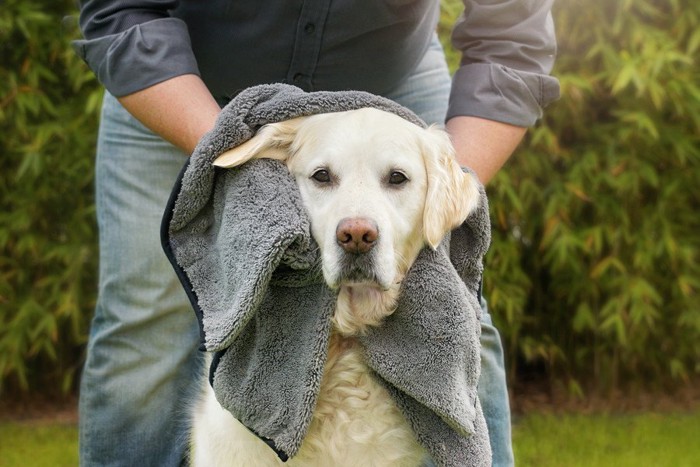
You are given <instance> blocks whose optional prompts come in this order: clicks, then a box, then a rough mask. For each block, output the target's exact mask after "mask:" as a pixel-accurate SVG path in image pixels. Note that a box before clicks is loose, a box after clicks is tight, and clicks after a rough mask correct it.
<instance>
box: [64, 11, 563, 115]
mask: <svg viewBox="0 0 700 467" xmlns="http://www.w3.org/2000/svg"><path fill="white" fill-rule="evenodd" d="M552 2H553V0H500V1H499V0H465V1H464V4H465V12H464V15H462V17H461V18H460V20H459V21H458V23H457V24H456V25H455V29H454V32H453V43H454V45H455V46H456V47H458V48H459V49H460V50H461V51H462V54H463V55H462V57H463V58H462V62H461V67H460V68H459V69H458V70H457V72H456V74H455V76H454V79H453V85H452V94H451V96H450V108H449V112H448V118H449V117H452V116H455V115H472V116H477V117H482V118H488V119H492V120H497V121H502V122H506V123H511V124H515V125H520V126H529V125H532V124H533V123H534V122H535V120H536V119H537V118H538V117H539V116H541V113H542V108H544V107H545V106H546V105H547V104H549V103H550V102H551V101H553V100H554V99H556V98H557V97H558V95H559V86H558V82H557V80H556V79H554V78H552V77H551V76H549V72H550V71H551V67H552V64H553V61H554V54H555V49H556V42H555V37H554V27H553V24H552V19H551V14H550V8H551V4H552ZM438 16H439V2H438V1H437V0H333V1H331V0H268V1H264V0H248V1H243V0H239V1H236V0H179V1H178V0H82V1H81V14H80V24H81V28H82V31H83V35H84V36H85V40H81V41H76V42H75V47H76V50H77V51H78V53H79V54H80V55H81V56H82V57H83V59H85V61H86V62H87V63H88V65H89V66H90V67H91V68H92V70H93V71H94V72H95V73H96V74H97V77H98V79H99V80H100V81H101V82H102V83H103V84H104V86H105V87H106V88H107V90H109V91H110V92H111V93H112V94H114V95H116V96H124V95H127V94H130V93H133V92H136V91H139V90H141V89H144V88H146V87H149V86H151V85H154V84H157V83H159V82H161V81H165V80H167V79H169V78H173V77H175V76H179V75H183V74H190V73H193V74H197V75H199V76H201V77H202V79H203V81H204V82H205V83H206V85H207V86H208V87H209V90H210V91H211V92H212V94H213V95H214V97H216V98H217V100H219V101H220V102H224V101H225V100H226V99H227V98H228V97H229V96H232V95H234V94H235V93H236V92H237V91H239V90H241V89H244V88H246V87H248V86H252V85H256V84H263V83H273V82H286V83H290V84H295V85H297V86H299V87H301V88H302V89H305V90H307V91H313V90H348V89H357V90H365V91H369V92H373V93H376V94H383V93H386V92H387V91H389V90H391V89H392V88H393V87H395V86H396V85H397V84H398V83H399V82H400V81H401V79H403V78H404V77H405V76H407V75H408V74H410V73H411V72H412V71H413V70H414V69H415V67H416V66H417V64H418V63H419V61H420V59H421V58H422V57H423V55H424V53H425V51H426V49H427V47H428V45H429V43H430V41H431V39H432V37H433V34H434V32H435V28H436V25H437V21H438Z"/></svg>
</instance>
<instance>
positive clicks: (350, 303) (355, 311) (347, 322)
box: [333, 280, 399, 336]
mask: <svg viewBox="0 0 700 467" xmlns="http://www.w3.org/2000/svg"><path fill="white" fill-rule="evenodd" d="M338 288H339V292H338V301H337V304H336V309H335V315H334V316H333V325H334V328H335V330H336V331H338V332H339V333H340V334H342V335H344V336H356V335H361V334H364V333H365V332H366V331H367V329H368V328H369V327H371V326H378V325H379V324H381V322H382V320H383V319H384V318H385V317H387V316H389V315H390V314H392V313H393V312H394V310H395V309H396V301H397V299H398V296H399V284H398V283H395V284H390V285H382V284H379V283H377V282H376V281H373V280H365V281H360V282H358V281H354V280H347V281H343V282H341V283H340V285H339V287H338Z"/></svg>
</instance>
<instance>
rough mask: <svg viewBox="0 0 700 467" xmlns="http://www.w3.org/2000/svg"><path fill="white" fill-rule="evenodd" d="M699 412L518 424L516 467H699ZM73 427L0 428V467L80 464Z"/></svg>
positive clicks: (545, 418) (540, 418)
mask: <svg viewBox="0 0 700 467" xmlns="http://www.w3.org/2000/svg"><path fill="white" fill-rule="evenodd" d="M699 440H700V412H694V413H690V414H686V415H681V414H678V415H659V414H643V415H619V416H616V415H562V416H555V415H541V414H531V415H527V416H524V417H519V418H517V420H516V423H515V427H514V433H513V442H514V449H515V457H516V459H517V462H516V465H517V466H518V467H522V466H533V467H534V466H537V467H547V466H562V467H576V466H585V467H606V466H614V467H625V466H630V467H631V466H634V467H640V466H641V467H644V466H653V467H663V466H669V467H684V466H699V465H700V442H699ZM77 444H78V433H77V429H76V428H75V426H74V425H70V424H51V423H36V422H32V423H21V422H17V423H14V422H0V467H15V466H16V467H20V466H21V467H25V466H28V465H31V466H33V467H43V466H47V467H49V466H51V467H61V466H75V465H77V464H78V453H77Z"/></svg>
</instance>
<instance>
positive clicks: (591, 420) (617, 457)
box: [513, 412, 700, 467]
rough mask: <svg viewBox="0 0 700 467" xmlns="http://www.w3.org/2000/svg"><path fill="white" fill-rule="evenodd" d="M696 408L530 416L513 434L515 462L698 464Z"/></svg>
mask: <svg viewBox="0 0 700 467" xmlns="http://www.w3.org/2000/svg"><path fill="white" fill-rule="evenodd" d="M698 440H700V412H694V413H690V414H664V415H660V414H654V413H650V414H640V415H566V416H555V415H542V414H537V415H528V416H526V417H523V418H521V419H518V420H517V423H516V425H515V430H514V433H513V445H514V450H515V457H516V459H517V460H518V462H517V465H519V466H538V467H547V466H566V467H576V466H582V467H583V466H586V467H590V466H595V467H607V466H610V467H627V466H629V467H632V466H634V467H639V466H654V467H664V466H668V467H684V466H698V465H700V443H699V442H698Z"/></svg>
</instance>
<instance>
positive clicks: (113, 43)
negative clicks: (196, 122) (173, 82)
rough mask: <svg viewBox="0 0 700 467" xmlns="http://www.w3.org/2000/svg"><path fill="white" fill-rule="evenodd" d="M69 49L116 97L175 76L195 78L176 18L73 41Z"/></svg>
mask: <svg viewBox="0 0 700 467" xmlns="http://www.w3.org/2000/svg"><path fill="white" fill-rule="evenodd" d="M73 48H74V49H75V51H76V52H77V53H78V55H79V56H80V57H81V58H82V59H83V60H85V62H86V63H87V64H88V66H89V67H90V68H91V69H92V71H93V72H94V73H95V74H96V75H97V79H98V80H99V81H100V82H101V83H102V84H103V85H104V87H105V88H107V90H108V91H109V92H110V93H111V94H113V95H114V96H117V97H121V96H125V95H127V94H131V93H133V92H136V91H140V90H142V89H145V88H147V87H149V86H152V85H154V84H157V83H160V82H162V81H165V80H167V79H170V78H174V77H175V76H179V75H185V74H197V75H199V68H198V67H197V61H196V59H195V57H194V53H193V52H192V46H191V44H190V37H189V33H188V30H187V25H186V24H185V23H184V22H183V21H182V20H180V19H177V18H159V19H154V20H151V21H147V22H145V23H141V24H136V25H134V26H131V27H129V28H128V29H126V30H124V31H121V32H117V33H114V34H107V35H103V36H100V37H95V38H92V39H84V40H77V41H74V42H73Z"/></svg>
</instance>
